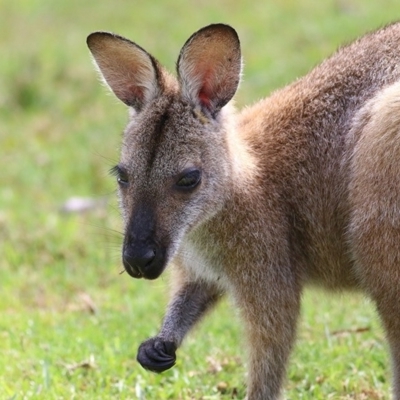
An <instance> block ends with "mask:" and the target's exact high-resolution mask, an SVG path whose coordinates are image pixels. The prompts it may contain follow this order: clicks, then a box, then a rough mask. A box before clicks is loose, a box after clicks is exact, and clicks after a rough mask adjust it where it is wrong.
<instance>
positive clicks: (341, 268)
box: [88, 24, 400, 400]
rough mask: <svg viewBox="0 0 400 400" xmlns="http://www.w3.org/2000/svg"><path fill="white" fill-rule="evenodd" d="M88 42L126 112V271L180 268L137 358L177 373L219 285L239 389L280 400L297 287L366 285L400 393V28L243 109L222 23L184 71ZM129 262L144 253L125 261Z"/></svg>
mask: <svg viewBox="0 0 400 400" xmlns="http://www.w3.org/2000/svg"><path fill="white" fill-rule="evenodd" d="M88 44H89V47H90V48H91V51H92V53H93V56H94V59H95V61H96V63H97V65H98V67H99V69H100V71H101V73H102V75H103V77H104V79H105V80H106V81H107V83H108V85H109V86H110V87H111V89H112V90H113V91H114V93H115V94H116V95H117V96H118V97H119V98H120V99H121V100H122V101H124V102H125V103H126V104H129V105H131V106H133V111H132V116H131V121H130V123H129V124H128V127H127V129H126V131H125V135H124V142H123V146H122V155H121V162H120V164H119V167H118V168H119V171H123V172H122V173H123V178H124V179H123V184H122V185H121V190H120V195H121V205H122V210H123V214H124V219H125V225H126V238H125V242H124V255H123V258H124V257H125V258H124V263H125V264H124V265H126V268H127V270H128V272H129V271H130V273H131V274H132V276H135V277H140V276H144V277H148V278H151V279H153V278H154V277H157V276H158V274H160V273H161V272H162V270H163V269H164V268H165V265H166V264H171V266H172V267H173V268H174V270H175V274H174V284H175V289H174V294H173V296H172V300H171V304H170V306H169V308H168V311H167V315H166V317H165V320H164V323H163V326H162V328H161V330H160V333H159V335H158V336H157V337H156V338H152V339H150V340H148V341H146V342H144V343H143V344H142V345H141V347H140V350H139V355H138V360H139V361H140V362H141V363H142V364H143V365H144V366H145V367H146V368H149V369H153V370H156V371H161V370H163V369H166V368H169V367H171V366H172V365H173V362H174V360H175V358H174V357H175V349H176V347H178V346H179V345H180V344H181V342H182V340H183V338H184V336H185V335H186V333H187V332H188V331H189V329H190V328H191V327H192V326H193V324H194V323H195V322H196V321H197V320H199V319H200V317H201V316H202V315H203V314H204V313H205V312H206V311H207V310H208V309H209V308H211V307H212V305H214V304H215V303H216V302H217V301H218V299H219V298H220V296H221V295H222V294H224V293H226V292H228V293H230V294H231V295H232V296H233V297H234V299H235V303H236V304H237V306H238V308H239V309H240V311H241V313H242V316H243V321H244V324H245V327H246V330H247V336H248V342H249V344H250V346H249V347H250V354H249V383H248V398H249V399H250V400H261V399H262V400H273V399H278V398H279V395H280V392H281V387H282V382H283V379H284V373H285V367H286V363H287V359H288V356H289V354H290V350H291V348H292V345H293V341H294V338H295V332H296V323H297V319H298V314H299V308H300V297H301V292H302V290H303V287H304V285H305V284H317V285H320V286H324V287H326V288H328V289H335V290H338V289H361V290H363V291H364V292H365V293H367V294H368V295H370V296H371V298H372V299H373V300H374V301H375V302H376V304H377V308H378V311H379V313H380V316H381V318H382V321H383V324H384V327H385V329H386V333H387V337H388V341H389V344H390V350H391V355H392V360H393V376H394V378H393V383H394V398H395V399H397V400H400V334H399V332H400V296H399V295H400V265H399V261H400V250H399V243H400V168H399V166H398V160H400V68H399V65H400V24H393V25H391V26H388V27H386V28H384V29H381V30H379V31H377V32H374V33H371V34H369V35H366V36H365V37H363V38H361V39H359V40H358V41H356V42H354V43H353V44H351V45H349V46H347V47H344V48H342V49H340V50H339V51H338V52H337V53H336V54H335V55H333V56H332V57H331V58H330V59H328V60H326V61H325V62H323V63H322V64H321V65H320V66H318V67H317V68H315V69H314V70H313V71H312V72H311V73H310V74H309V75H307V76H305V77H304V78H302V79H299V80H298V81H296V82H295V83H293V84H292V85H290V86H288V87H286V88H284V89H282V90H279V91H277V92H275V93H273V94H272V95H271V96H270V97H269V98H266V99H264V100H262V101H260V102H258V103H257V104H255V105H254V106H252V107H249V108H246V109H244V110H243V111H242V112H241V113H239V114H236V113H235V112H234V110H233V108H232V106H231V105H229V104H227V103H228V101H229V100H230V99H231V98H232V96H233V94H234V93H235V91H236V88H237V84H238V79H239V75H240V48H239V41H238V39H237V36H236V33H235V32H234V31H233V29H232V28H230V27H227V26H225V25H221V24H217V25H211V26H209V27H206V28H203V29H202V30H200V31H199V32H197V33H195V34H194V35H193V36H192V37H191V38H190V39H189V40H188V42H186V44H185V45H184V47H183V49H182V51H181V55H180V58H179V60H178V66H177V67H178V76H179V79H178V81H176V80H175V79H174V78H172V77H171V76H170V75H169V74H168V73H166V72H165V71H164V69H162V67H160V66H159V65H158V63H157V62H156V61H155V60H154V59H153V58H152V57H151V56H150V55H149V54H148V53H146V52H145V51H144V50H143V49H141V48H140V47H139V46H137V45H135V44H134V43H132V42H129V41H127V40H126V39H122V38H120V37H118V36H115V35H111V34H105V33H95V34H92V35H91V36H90V37H89V39H88ZM115 59H117V60H119V63H115V62H113V60H115ZM125 60H128V61H126V62H125ZM135 71H139V72H135ZM188 168H189V171H192V170H193V169H196V171H201V182H200V183H196V186H195V187H193V188H191V189H190V190H188V191H186V192H184V191H181V190H180V189H179V188H178V189H177V187H176V182H178V181H179V179H180V178H181V175H180V174H182V171H186V172H187V171H188ZM186 172H185V173H186ZM120 180H121V176H120ZM174 184H175V186H174ZM149 226H151V228H149ZM148 243H152V244H151V245H149V244H148ZM154 243H156V244H154ZM149 246H150V247H149ZM137 248H140V249H142V250H143V251H142V253H143V252H145V253H146V256H145V257H144V256H143V254H142V253H141V254H142V256H137V254H136V253H135V251H136V252H137V250H136V249H137ZM149 248H150V249H151V250H149ZM149 251H150V252H149ZM161 253H162V254H163V257H161V256H159V254H161ZM131 254H134V257H133V256H131ZM149 254H150V256H149ZM158 256H159V257H158ZM138 257H139V261H140V262H142V263H143V262H144V261H146V263H144V264H143V265H142V266H141V267H140V266H136V265H131V264H130V260H136V259H138ZM157 257H158V259H157ZM153 260H158V261H157V263H156V261H153ZM138 265H139V264H138ZM151 269H153V270H154V271H155V272H154V271H153V272H152V273H153V274H152V275H151V274H150V272H149V271H150V270H151ZM146 274H148V276H147V275H146Z"/></svg>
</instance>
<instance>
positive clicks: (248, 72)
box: [0, 0, 400, 399]
mask: <svg viewBox="0 0 400 400" xmlns="http://www.w3.org/2000/svg"><path fill="white" fill-rule="evenodd" d="M399 16H400V3H399V2H398V0H382V1H380V2H374V1H368V2H367V1H365V0H326V1H318V0H279V1H277V0H275V1H273V0H264V1H244V0H234V1H233V0H221V1H212V0H197V1H193V0H190V1H183V0H173V1H161V0H153V1H146V2H144V1H134V0H131V1H126V0H125V1H123V0H114V1H112V2H111V1H104V0H97V1H94V0H87V1H85V2H82V1H78V0H68V1H67V0H59V1H50V0H1V1H0V152H1V153H0V154H1V155H0V171H1V174H0V255H1V258H0V398H4V399H31V398H40V399H44V398H45V399H72V398H76V399H93V398H105V399H108V398H115V399H220V398H227V399H228V398H238V399H241V398H243V397H244V395H245V380H246V376H245V363H246V358H245V349H244V348H243V345H242V344H240V343H241V339H242V336H243V332H242V330H241V328H240V322H239V321H238V319H237V317H236V315H235V312H234V311H233V309H232V308H231V306H230V304H229V302H224V303H223V304H222V305H221V306H220V307H219V309H218V310H217V311H216V312H215V313H213V314H212V315H211V316H210V318H208V319H207V321H205V323H204V324H203V325H202V326H201V327H200V328H198V329H197V330H196V331H195V332H193V334H192V335H191V336H190V338H188V340H187V341H186V343H185V345H184V347H183V348H182V349H181V350H180V351H179V353H178V357H179V361H178V364H177V366H176V367H175V368H174V369H173V370H171V371H168V372H166V373H165V374H163V375H162V376H155V375H152V374H149V373H147V372H145V371H143V370H142V369H140V368H139V367H138V365H137V364H136V361H135V356H136V348H137V346H138V345H139V343H140V342H141V341H142V340H144V339H145V338H147V337H148V336H150V335H154V334H155V333H156V331H157V328H158V326H159V324H160V321H161V318H162V315H163V312H164V309H165V305H166V302H167V298H168V278H167V275H168V273H167V274H166V275H165V276H164V277H163V278H161V279H160V280H159V281H156V282H151V283H150V282H144V281H134V280H132V279H131V278H129V276H128V275H127V274H120V272H121V270H122V266H121V265H120V254H119V247H120V243H121V234H120V233H119V232H120V231H121V224H120V218H119V211H118V207H117V202H116V199H115V197H116V196H115V192H114V189H115V184H114V178H112V177H110V176H109V174H108V170H109V168H110V167H111V166H113V165H114V164H115V163H116V162H117V160H118V148H119V141H120V137H121V133H122V130H123V128H124V125H125V122H126V120H127V117H126V109H125V106H124V105H123V104H122V103H119V102H118V101H117V100H116V99H115V98H114V97H113V96H112V95H109V94H108V93H107V91H106V89H105V88H104V87H103V86H102V85H101V84H100V83H99V81H98V77H97V74H96V73H95V71H94V68H93V66H92V62H91V59H90V57H89V52H88V50H87V47H86V37H87V35H88V34H89V33H91V32H92V31H95V30H106V31H113V32H116V33H118V34H120V35H123V36H126V37H128V38H130V39H131V40H133V41H135V42H136V43H138V44H139V45H141V46H142V47H144V48H145V49H146V50H147V51H149V52H150V53H151V54H153V55H154V56H155V57H156V58H157V59H158V60H159V61H161V62H162V63H163V64H164V65H166V66H167V67H168V68H169V69H170V70H172V71H173V70H174V65H175V62H176V59H177V56H178V53H179V50H180V48H181V46H182V45H183V43H184V42H185V41H186V39H187V38H188V37H189V36H190V35H191V34H192V33H193V32H194V31H196V30H197V29H199V28H201V27H203V26H205V25H208V24H210V23H213V22H224V23H228V24H230V25H232V26H233V27H234V28H235V29H236V30H237V31H238V34H239V36H240V38H241V43H242V51H243V57H244V61H245V69H244V79H243V82H242V85H241V88H240V90H239V93H238V95H237V97H236V101H237V105H238V106H239V107H242V106H244V105H246V104H251V103H253V102H255V101H256V100H257V99H259V98H261V97H264V96H266V95H268V94H269V93H270V92H271V91H273V90H274V89H276V88H278V87H281V86H283V85H285V84H287V83H290V82H291V81H293V80H294V79H296V78H297V77H299V76H301V75H303V74H305V73H307V72H308V71H309V70H310V69H311V68H312V67H313V66H314V65H316V64H317V63H319V62H320V61H321V60H322V59H323V58H325V57H327V56H328V55H329V54H331V53H332V52H334V51H335V49H337V47H338V46H339V45H341V44H344V43H348V42H349V41H351V40H353V39H354V38H356V37H357V36H359V35H361V34H363V33H365V32H367V31H370V30H373V29H376V28H378V27H380V26H382V25H385V24H387V23H389V22H391V21H394V20H396V19H398V18H399ZM286 387H287V392H286V396H287V398H290V399H327V398H332V399H386V398H389V394H388V393H389V371H388V357H387V355H386V352H385V345H384V341H383V335H382V331H381V329H380V328H379V324H378V321H377V318H376V315H375V313H374V310H373V307H372V306H371V305H370V304H369V303H368V302H367V301H366V300H364V299H363V298H362V297H361V296H358V295H355V296H345V295H342V296H335V297H333V296H327V295H325V294H322V293H321V292H318V291H315V290H313V291H308V292H307V294H306V295H305V298H304V307H303V319H302V322H301V325H300V332H299V341H298V344H297V347H296V349H295V353H294V355H293V358H292V362H291V366H290V368H289V380H288V383H287V385H286Z"/></svg>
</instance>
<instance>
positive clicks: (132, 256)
mask: <svg viewBox="0 0 400 400" xmlns="http://www.w3.org/2000/svg"><path fill="white" fill-rule="evenodd" d="M156 255H157V250H156V249H155V248H153V247H148V248H141V249H132V248H130V247H126V248H125V249H124V251H123V254H122V261H123V264H124V267H125V269H126V272H128V274H129V275H131V276H132V277H134V278H141V277H143V276H146V272H147V270H148V269H149V268H151V266H152V264H153V262H154V260H155V258H156Z"/></svg>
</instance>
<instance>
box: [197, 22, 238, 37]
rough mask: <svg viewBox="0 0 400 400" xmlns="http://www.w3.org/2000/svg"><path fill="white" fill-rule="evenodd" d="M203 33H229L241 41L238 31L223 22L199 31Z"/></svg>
mask: <svg viewBox="0 0 400 400" xmlns="http://www.w3.org/2000/svg"><path fill="white" fill-rule="evenodd" d="M201 31H215V32H217V33H227V34H230V35H232V36H235V37H236V38H237V39H238V40H239V35H238V33H237V32H236V29H235V28H233V27H232V26H231V25H228V24H225V23H222V22H219V23H215V24H210V25H207V26H205V27H204V28H202V29H200V30H199V32H201Z"/></svg>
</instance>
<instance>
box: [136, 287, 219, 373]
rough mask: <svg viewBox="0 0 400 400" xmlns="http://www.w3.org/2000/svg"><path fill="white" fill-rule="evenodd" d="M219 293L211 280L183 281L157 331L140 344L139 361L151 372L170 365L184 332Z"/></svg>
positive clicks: (213, 302) (185, 332)
mask: <svg viewBox="0 0 400 400" xmlns="http://www.w3.org/2000/svg"><path fill="white" fill-rule="evenodd" d="M221 294H222V293H221V290H220V289H219V288H218V287H216V286H214V285H212V284H210V283H205V282H187V283H185V284H184V285H183V286H182V287H181V289H180V290H178V291H177V293H176V294H175V296H174V297H173V298H172V300H171V302H170V304H169V307H168V310H167V314H166V316H165V317H164V321H163V324H162V327H161V330H160V333H159V334H158V335H157V336H155V337H153V338H150V339H148V340H146V341H145V342H143V343H142V344H141V345H140V346H139V350H138V355H137V360H138V361H139V363H140V364H141V365H142V366H143V367H144V368H146V369H148V370H150V371H153V372H163V371H165V370H167V369H169V368H171V367H173V366H174V365H175V361H176V355H175V351H176V349H177V348H178V347H179V346H180V344H181V343H182V341H183V339H184V337H185V335H186V334H187V332H188V331H189V330H190V329H191V328H192V327H193V325H194V324H195V323H196V322H197V321H199V320H200V319H201V317H202V316H203V315H204V314H205V312H206V311H207V310H209V309H210V308H211V307H212V306H213V305H215V304H216V303H217V301H218V299H219V298H220V297H221Z"/></svg>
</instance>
